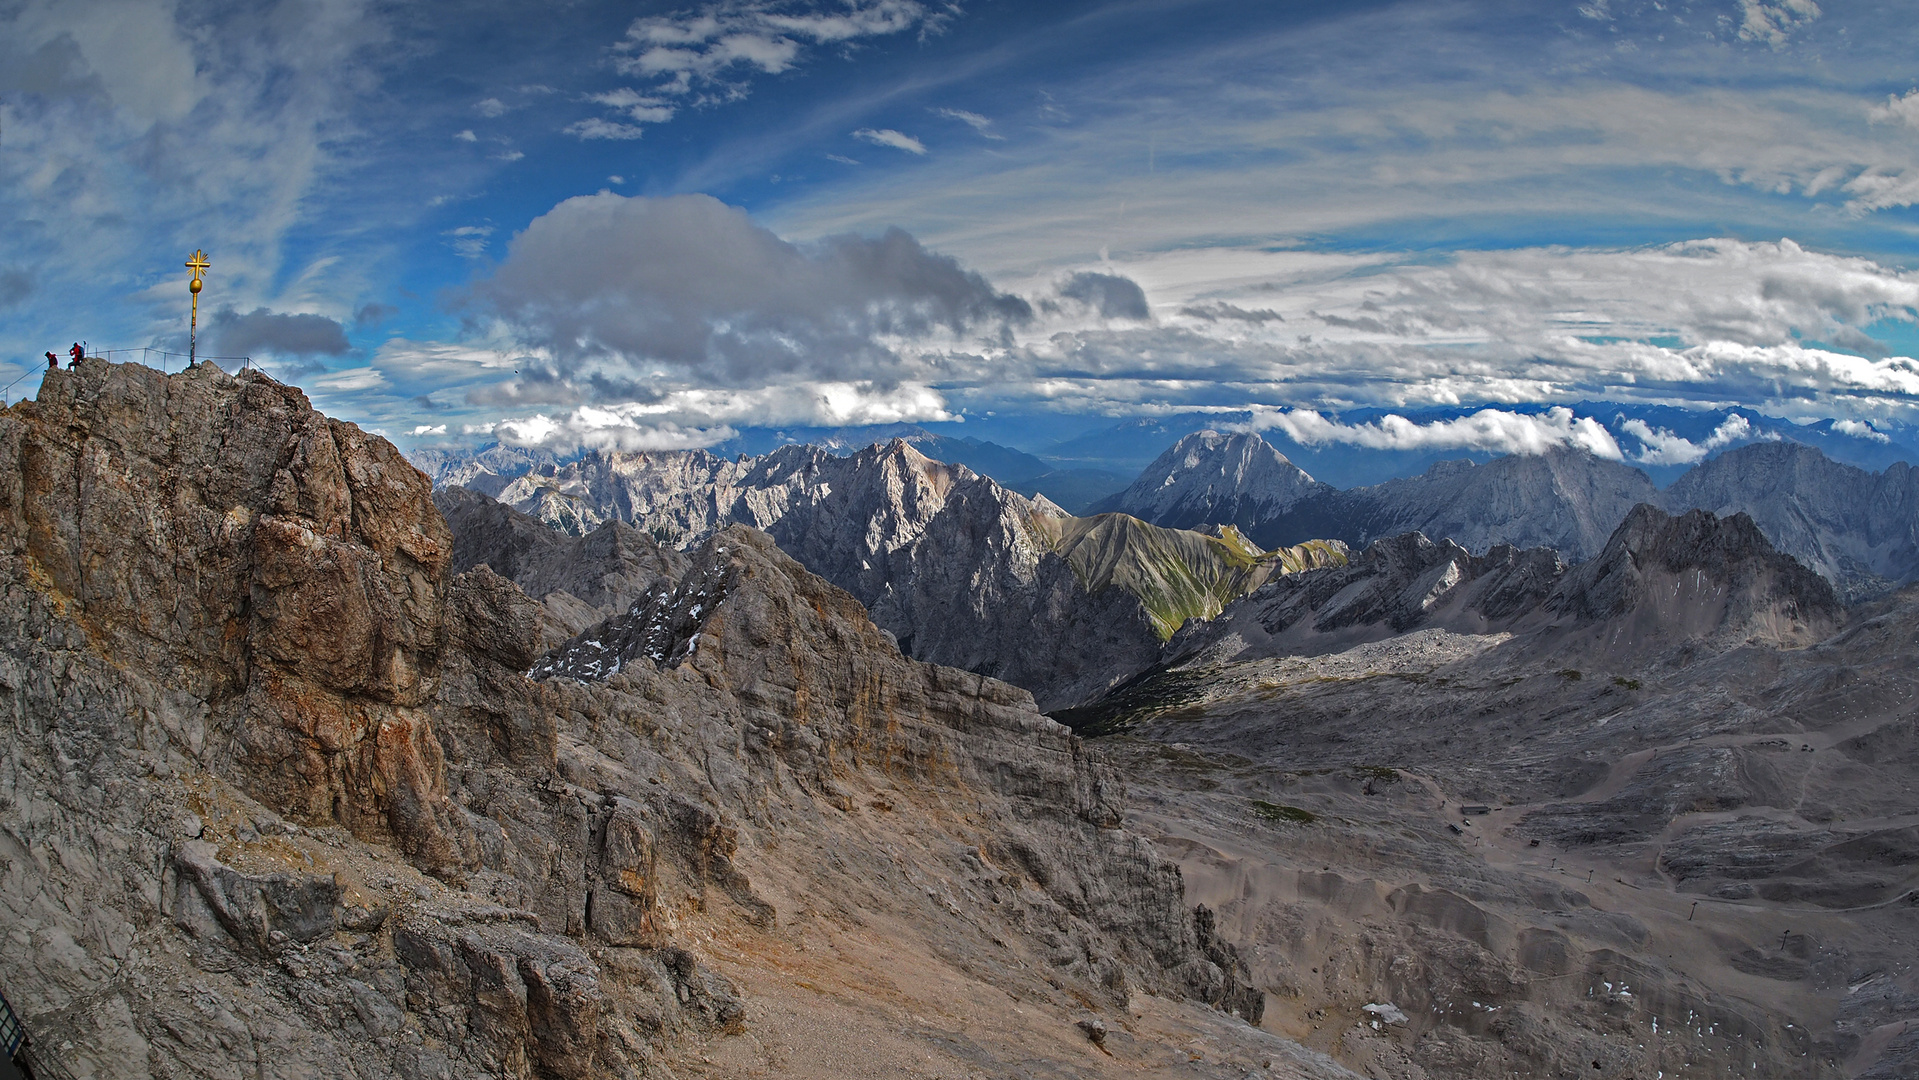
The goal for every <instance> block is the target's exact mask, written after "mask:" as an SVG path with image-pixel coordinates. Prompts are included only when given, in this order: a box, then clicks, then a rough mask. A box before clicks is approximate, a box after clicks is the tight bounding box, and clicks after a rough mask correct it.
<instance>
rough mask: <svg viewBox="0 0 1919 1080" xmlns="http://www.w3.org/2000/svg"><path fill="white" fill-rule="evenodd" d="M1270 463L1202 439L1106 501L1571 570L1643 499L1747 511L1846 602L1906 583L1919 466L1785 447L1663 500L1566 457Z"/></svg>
mask: <svg viewBox="0 0 1919 1080" xmlns="http://www.w3.org/2000/svg"><path fill="white" fill-rule="evenodd" d="M1262 448H1264V449H1262ZM1274 460H1277V461H1280V462H1284V461H1285V458H1284V457H1282V456H1280V455H1279V453H1278V452H1277V451H1274V450H1272V449H1271V448H1270V447H1266V446H1265V444H1264V443H1263V442H1261V441H1260V440H1259V439H1258V438H1257V437H1256V436H1246V435H1239V436H1233V437H1232V439H1230V440H1228V439H1225V438H1224V437H1221V436H1218V435H1214V434H1212V433H1208V432H1201V433H1199V434H1198V435H1191V436H1188V437H1187V438H1185V439H1182V440H1181V441H1180V443H1179V444H1178V445H1176V446H1175V447H1174V448H1173V449H1172V450H1169V451H1168V452H1167V453H1166V454H1164V455H1162V456H1161V457H1160V459H1159V460H1158V461H1156V462H1154V464H1153V466H1152V468H1151V469H1149V470H1148V471H1147V472H1146V474H1144V475H1142V476H1141V477H1140V480H1139V482H1138V483H1136V484H1134V485H1133V487H1131V488H1129V489H1127V491H1126V492H1124V493H1123V494H1122V495H1121V496H1118V497H1116V498H1115V499H1114V500H1112V501H1111V502H1110V504H1109V507H1110V508H1111V509H1114V510H1121V511H1125V512H1127V513H1131V514H1135V515H1137V516H1138V517H1140V518H1143V519H1144V520H1146V521H1150V522H1154V523H1156V524H1160V525H1177V526H1179V527H1181V528H1192V527H1195V526H1201V525H1206V524H1215V523H1228V522H1230V523H1232V524H1234V525H1237V526H1238V527H1239V528H1240V529H1241V530H1242V531H1244V532H1245V533H1246V535H1247V536H1248V537H1249V538H1251V539H1252V540H1254V541H1255V542H1256V543H1259V544H1263V545H1267V546H1272V545H1278V544H1291V543H1298V542H1300V541H1303V540H1306V539H1309V538H1313V537H1327V538H1335V539H1339V540H1342V541H1344V542H1346V543H1348V544H1352V545H1354V546H1361V545H1364V544H1366V543H1369V542H1371V541H1372V540H1376V539H1381V538H1384V537H1390V536H1396V535H1399V534H1402V533H1405V532H1419V533H1423V534H1425V535H1427V536H1430V537H1435V538H1439V539H1445V540H1451V541H1453V542H1455V543H1457V544H1459V545H1461V546H1462V547H1464V548H1466V549H1467V550H1468V551H1486V550H1489V549H1490V548H1491V547H1492V546H1494V545H1496V544H1511V545H1514V546H1516V547H1522V548H1524V547H1535V546H1537V547H1550V548H1552V549H1554V550H1555V551H1557V552H1559V553H1560V555H1561V556H1563V557H1565V558H1567V559H1569V560H1572V561H1575V562H1577V561H1579V560H1582V559H1588V558H1591V557H1592V556H1594V555H1596V554H1598V552H1599V550H1600V548H1601V547H1602V546H1603V545H1604V544H1605V543H1606V540H1607V538H1608V537H1609V536H1610V535H1611V534H1612V531H1613V529H1614V527H1615V526H1617V525H1618V524H1619V523H1620V522H1621V521H1622V520H1624V519H1625V516H1626V513H1627V512H1628V511H1629V510H1631V509H1632V507H1634V506H1636V505H1638V504H1639V503H1642V502H1644V503H1652V504H1654V505H1657V506H1660V507H1663V508H1664V509H1666V510H1667V511H1669V512H1671V513H1675V514H1678V513H1684V512H1685V511H1687V510H1694V509H1701V510H1709V511H1711V512H1713V513H1714V514H1716V515H1718V516H1720V517H1728V516H1731V515H1733V514H1737V513H1744V514H1747V515H1749V516H1751V518H1752V519H1753V521H1755V522H1756V523H1757V524H1758V526H1759V529H1760V531H1761V532H1763V533H1764V534H1765V535H1766V537H1767V538H1768V539H1769V540H1770V541H1771V542H1772V544H1773V546H1774V547H1776V548H1777V549H1778V550H1780V551H1782V552H1784V553H1786V554H1788V555H1791V556H1792V557H1793V558H1795V559H1797V560H1799V562H1801V563H1802V564H1804V565H1806V566H1808V567H1810V568H1811V569H1813V570H1814V571H1816V572H1818V573H1819V574H1820V575H1822V576H1823V577H1825V578H1826V579H1827V580H1828V581H1830V582H1832V583H1833V585H1834V586H1835V587H1836V588H1837V589H1838V592H1839V595H1840V597H1841V598H1842V599H1843V600H1845V601H1846V602H1848V603H1854V602H1857V601H1860V600H1864V599H1870V598H1873V597H1877V596H1881V595H1884V594H1885V593H1886V592H1888V591H1889V590H1891V589H1894V588H1897V587H1898V586H1900V585H1903V584H1905V583H1907V582H1910V581H1912V580H1914V578H1915V576H1919V472H1916V471H1915V470H1913V469H1912V468H1910V467H1909V466H1907V465H1905V464H1903V463H1901V464H1894V465H1892V466H1891V467H1889V468H1888V469H1886V471H1884V472H1881V473H1872V472H1867V471H1866V470H1864V469H1861V468H1858V467H1856V466H1852V465H1842V464H1840V463H1838V462H1835V461H1832V460H1831V459H1829V458H1827V457H1826V456H1825V455H1824V454H1822V453H1820V452H1819V451H1818V450H1817V449H1814V448H1813V447H1810V446H1806V445H1803V444H1800V443H1795V442H1791V441H1784V440H1781V441H1773V442H1760V443H1753V444H1751V445H1748V446H1742V447H1739V448H1738V449H1735V450H1731V451H1728V452H1726V453H1724V454H1721V455H1719V456H1718V457H1715V458H1713V459H1711V460H1709V461H1706V462H1703V463H1701V464H1700V465H1698V466H1696V467H1694V468H1693V469H1691V470H1690V471H1688V472H1686V473H1685V474H1684V475H1682V476H1681V477H1679V479H1677V480H1676V481H1674V482H1673V484H1672V485H1671V486H1670V487H1668V488H1666V489H1665V490H1664V491H1655V490H1654V489H1653V487H1652V482H1651V481H1650V480H1649V479H1647V477H1646V476H1645V474H1643V473H1641V472H1640V471H1638V470H1637V469H1632V468H1629V467H1627V466H1625V465H1621V464H1618V463H1616V462H1609V461H1603V460H1601V459H1599V458H1596V457H1594V456H1592V455H1591V454H1587V453H1584V452H1582V451H1574V450H1564V449H1561V450H1554V451H1551V452H1548V453H1545V454H1538V455H1515V456H1511V457H1503V458H1498V459H1496V460H1494V461H1490V462H1488V463H1486V464H1484V465H1474V464H1472V463H1470V462H1465V461H1454V462H1442V463H1440V464H1438V465H1435V466H1433V467H1432V468H1431V469H1429V470H1427V472H1425V473H1424V474H1422V475H1420V476H1416V477H1407V478H1403V479H1399V480H1391V481H1388V482H1386V483H1383V484H1378V485H1374V486H1372V487H1365V488H1354V489H1351V490H1347V491H1336V490H1333V489H1331V488H1327V487H1325V486H1324V485H1316V486H1311V487H1310V489H1308V487H1307V486H1305V485H1303V484H1302V483H1301V481H1300V480H1299V477H1303V476H1304V475H1305V474H1304V473H1299V474H1298V476H1293V475H1292V474H1291V473H1287V472H1285V471H1284V469H1281V470H1278V471H1277V472H1276V471H1275V468H1274V467H1273V466H1272V465H1271V464H1270V463H1271V462H1272V461H1274ZM1243 461H1252V462H1261V463H1266V464H1265V465H1264V466H1263V467H1261V468H1252V467H1244V466H1242V465H1240V464H1239V463H1241V462H1243ZM1285 468H1286V469H1290V468H1292V467H1291V466H1290V464H1288V465H1287V466H1286V467H1285ZM1294 471H1295V472H1296V471H1297V470H1294Z"/></svg>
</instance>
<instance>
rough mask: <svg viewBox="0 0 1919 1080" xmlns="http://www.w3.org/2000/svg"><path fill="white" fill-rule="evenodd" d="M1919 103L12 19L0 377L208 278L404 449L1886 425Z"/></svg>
mask: <svg viewBox="0 0 1919 1080" xmlns="http://www.w3.org/2000/svg"><path fill="white" fill-rule="evenodd" d="M1915 87H1919V17H1915V13H1914V12H1913V11H1912V10H1911V9H1910V8H1908V7H1907V6H1906V5H1902V4H1869V3H1843V2H1840V0H1820V2H1814V0H1710V2H1693V3H1685V2H1676V0H1660V2H1652V0H1566V2H1559V0H1534V2H1526V3H1431V2H1419V3H1337V4H1333V3H1283V2H1282V3H1252V2H1233V3H1227V2H1204V0H1190V2H1150V0H1139V2H1133V3H1092V2H1086V3H1057V4H1045V3H1011V2H1006V0H971V2H965V3H957V4H940V3H926V2H917V0H854V2H844V0H839V2H835V0H828V2H817V3H815V2H759V0H740V2H732V3H719V4H704V5H700V4H694V5H671V4H647V3H625V4H605V3H592V2H581V3H572V4H526V3H492V4H487V3H474V4H465V5H460V6H457V7H455V6H452V5H440V4H433V3H410V4H405V5H381V4H377V3H365V2H347V0H282V2H280V3H245V4H231V3H227V4H223V3H218V2H215V3H195V4H176V3H171V2H161V0H123V2H117V3H75V2H51V3H49V2H44V0H0V358H4V360H5V361H6V362H11V363H13V364H14V365H15V366H16V367H17V368H18V371H19V372H27V371H30V370H31V369H32V367H33V365H34V361H33V360H32V358H33V357H37V356H38V355H39V354H40V353H41V352H42V351H44V350H46V349H49V348H52V349H55V350H56V351H59V349H60V348H62V347H64V346H65V345H66V344H68V343H69V342H70V341H71V340H73V339H75V338H81V337H84V338H85V339H87V340H88V342H89V343H90V344H92V345H93V346H95V347H96V349H98V348H102V347H138V346H149V345H160V346H173V347H178V346H179V345H180V344H182V343H183V342H184V338H185V330H186V326H185V323H186V298H187V294H186V289H185V284H184V283H185V272H184V270H183V269H182V268H181V266H180V263H181V262H182V261H183V260H184V257H185V256H186V254H187V253H188V252H190V251H192V250H193V249H194V248H196V247H204V248H205V249H206V251H207V252H208V254H209V255H210V256H211V258H212V261H213V268H212V270H211V272H210V274H209V278H208V286H207V291H206V292H205V293H204V294H203V295H202V300H203V310H202V312H201V337H200V342H201V348H202V351H203V352H206V353H211V354H215V355H225V354H228V353H244V354H247V355H251V356H253V357H254V358H255V359H256V361H258V362H260V363H261V364H262V366H263V367H265V368H266V369H267V370H268V371H270V372H273V373H274V374H276V375H277V376H279V377H281V378H284V379H286V380H288V381H292V382H296V383H298V384H300V385H302V386H303V387H305V388H306V389H307V390H308V392H309V393H310V394H311V395H312V396H313V398H314V400H315V402H316V403H317V404H318V405H320V406H321V407H322V408H324V409H326V410H328V411H330V412H332V413H334V414H336V415H340V416H343V417H346V418H348V419H352V420H355V421H358V422H360V423H362V424H365V425H366V426H368V427H370V428H373V429H375V430H378V431H381V432H383V433H385V434H387V435H389V436H391V437H394V438H395V439H396V440H398V441H400V442H401V443H402V445H406V446H413V445H426V444H437V443H457V442H462V441H465V442H474V441H483V440H489V439H505V440H507V441H519V442H532V443H540V444H544V445H550V446H555V447H559V448H568V447H573V446H578V445H582V444H590V445H610V446H621V447H628V448H645V447H679V446H695V445H706V444H711V443H713V442H717V441H720V440H722V439H724V438H726V437H727V436H729V435H730V434H732V433H733V432H734V431H736V430H737V429H739V428H742V427H749V426H765V425H802V424H807V425H819V426H831V425H835V424H855V423H876V422H889V421H895V420H901V421H936V422H949V421H952V420H955V419H957V418H960V417H964V416H972V417H975V418H984V417H985V416H986V415H987V414H989V413H991V414H993V415H994V416H995V417H997V418H998V419H1000V420H1001V421H1002V422H1003V421H1004V418H1006V417H1007V416H1021V417H1032V418H1033V419H1032V420H1031V421H1030V422H1029V423H1030V426H1031V427H1032V430H1033V432H1034V435H1033V436H1032V437H1031V438H1029V439H1027V441H1028V442H1035V443H1036V442H1041V441H1043V438H1042V436H1043V433H1044V431H1045V429H1046V421H1045V419H1044V418H1045V417H1046V416H1048V415H1050V414H1062V413H1070V414H1088V413H1097V414H1101V415H1110V416H1115V417H1119V416H1134V415H1155V414H1159V413H1168V412H1178V411H1187V410H1192V409H1205V408H1217V409H1222V410H1225V409H1245V408H1247V407H1249V406H1258V407H1260V408H1261V409H1263V410H1265V413H1264V415H1267V416H1268V417H1270V418H1272V422H1273V423H1274V424H1276V425H1281V424H1282V422H1285V423H1289V424H1290V426H1289V427H1288V428H1287V430H1289V431H1296V432H1307V433H1316V434H1315V435H1314V437H1316V438H1321V439H1330V440H1334V441H1337V440H1340V439H1342V438H1349V439H1351V440H1352V441H1355V442H1357V441H1360V439H1361V436H1360V435H1356V434H1351V433H1343V432H1342V429H1341V427H1340V425H1338V424H1337V423H1336V422H1333V421H1332V420H1331V419H1329V418H1332V417H1334V416H1336V414H1338V413H1339V412H1340V411H1342V410H1351V409H1355V408H1362V407H1386V408H1403V409H1406V410H1414V409H1418V408H1423V407H1427V406H1433V405H1451V406H1489V407H1492V408H1494V409H1496V410H1497V409H1500V408H1501V407H1502V406H1517V405H1522V404H1537V403H1542V402H1544V403H1551V402H1577V401H1590V400H1613V401H1634V402H1665V403H1671V404H1679V405H1685V406H1689V407H1697V408H1705V407H1712V406H1720V405H1726V404H1741V405H1746V406H1750V407H1753V408H1757V409H1759V410H1760V411H1762V412H1766V413H1768V414H1771V415H1778V416H1787V417H1807V418H1809V417H1837V418H1842V419H1848V420H1854V421H1866V422H1871V423H1876V424H1879V425H1881V426H1882V427H1883V426H1888V425H1896V426H1909V425H1912V424H1914V423H1915V422H1919V410H1915V403H1916V402H1919V364H1915V363H1914V362H1913V361H1912V360H1911V359H1910V357H1911V356H1912V355H1913V354H1914V352H1916V351H1919V348H1916V346H1919V334H1915V332H1914V320H1915V317H1916V316H1919V273H1915V272H1914V268H1915V265H1919V213H1916V212H1915V209H1914V204H1915V203H1919V90H1916V89H1915ZM12 377H13V376H12V375H11V374H8V375H5V378H8V379H11V378H12ZM32 383H33V380H32V377H31V376H30V375H29V377H28V378H27V379H26V380H25V381H23V382H22V383H21V385H20V387H19V388H16V390H15V393H16V394H17V393H18V390H19V389H21V388H26V387H30V386H31V385H32ZM1308 411H1311V412H1313V413H1317V414H1318V419H1313V418H1311V417H1309V415H1308ZM1295 412H1296V413H1297V416H1296V418H1295V419H1294V420H1292V421H1285V418H1286V417H1287V416H1290V415H1293V414H1294V413H1295ZM1513 424H1518V425H1520V426H1522V427H1525V426H1526V425H1528V424H1533V426H1532V427H1529V428H1527V430H1526V431H1525V432H1523V433H1521V434H1520V435H1516V436H1513V438H1514V439H1516V440H1517V441H1516V442H1515V443H1514V445H1519V446H1524V445H1532V444H1533V443H1535V442H1536V441H1537V440H1538V439H1540V438H1544V439H1546V440H1547V441H1549V442H1550V441H1555V440H1556V441H1561V442H1569V441H1570V442H1577V440H1578V438H1579V434H1578V432H1577V431H1576V430H1575V428H1574V427H1573V426H1568V425H1564V424H1562V425H1561V428H1559V429H1548V428H1540V427H1538V426H1537V424H1535V423H1534V422H1533V421H1527V420H1523V419H1522V420H1511V421H1502V422H1501V423H1498V424H1492V425H1491V426H1490V428H1488V427H1487V425H1480V428H1482V429H1485V430H1502V431H1503V430H1506V429H1508V428H1510V427H1511V426H1512V425H1513ZM998 430H1007V429H1006V428H1005V427H1004V424H1003V423H1002V424H1001V426H1000V427H999V428H998ZM1450 430H1451V429H1446V430H1435V431H1425V432H1423V433H1414V434H1412V435H1408V436H1406V438H1408V439H1414V440H1424V441H1423V442H1420V443H1419V444H1420V445H1430V444H1432V442H1433V440H1435V439H1439V440H1442V441H1443V440H1444V439H1446V438H1451V437H1453V436H1451V435H1449V434H1447V431H1450ZM1861 430H1862V431H1867V430H1870V429H1867V428H1863V427H1862V428H1861ZM1380 437H1382V436H1379V435H1377V434H1376V433H1366V434H1364V439H1367V440H1373V441H1377V439H1378V438H1380ZM1459 437H1460V438H1465V437H1466V436H1464V435H1462V436H1459ZM1368 445H1370V443H1368Z"/></svg>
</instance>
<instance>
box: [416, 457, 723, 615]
mask: <svg viewBox="0 0 1919 1080" xmlns="http://www.w3.org/2000/svg"><path fill="white" fill-rule="evenodd" d="M433 505H434V506H436V507H438V508H439V510H440V512H441V513H442V514H444V515H445V516H446V520H447V525H448V527H449V528H451V529H452V531H453V538H454V539H453V558H452V564H451V566H452V570H453V571H454V572H455V573H459V572H462V571H466V570H470V569H472V568H473V567H476V566H481V565H485V566H487V567H488V568H490V569H492V570H493V572H494V573H496V574H499V575H500V576H502V577H504V578H507V579H509V580H511V581H512V582H513V583H514V584H515V585H518V586H519V587H520V588H521V589H522V590H524V591H525V592H526V594H527V595H528V596H532V597H535V598H537V599H538V600H539V601H540V602H541V604H542V605H543V606H544V607H545V608H546V612H547V615H548V616H549V617H550V618H551V619H552V621H553V625H554V627H555V628H556V629H557V630H559V631H560V633H559V634H558V637H557V638H554V639H553V640H551V641H549V642H548V643H547V644H549V645H553V644H557V643H558V642H559V641H560V640H564V639H565V638H567V637H570V636H572V635H573V634H577V633H579V632H580V631H581V630H584V629H586V628H587V627H589V626H591V625H593V624H594V623H597V622H600V621H601V620H604V619H607V618H609V617H611V616H613V615H617V614H619V613H620V612H622V611H625V610H626V609H627V608H629V607H631V606H632V604H633V602H634V601H635V600H637V599H639V598H640V597H641V596H642V595H643V594H645V593H646V591H647V590H648V589H650V588H651V587H652V586H653V585H654V584H656V583H657V582H660V581H662V580H672V579H677V578H678V577H679V576H680V575H681V574H683V573H685V571H686V559H685V558H684V557H683V556H681V555H680V553H679V552H678V551H676V550H674V549H673V548H670V547H665V546H663V545H661V544H659V543H658V542H657V541H655V540H654V539H653V538H652V537H650V536H648V535H647V534H645V533H642V532H640V531H639V530H637V529H635V528H633V527H632V526H630V525H625V524H622V523H620V522H611V523H609V524H606V525H603V526H601V527H600V528H598V529H595V530H594V531H593V532H591V533H589V534H587V535H586V536H570V535H568V534H566V533H563V532H560V531H558V530H555V529H552V528H549V527H547V526H546V525H543V524H541V523H540V522H539V521H537V520H535V519H534V518H532V517H529V516H528V515H526V514H522V513H520V512H518V511H516V510H514V509H512V508H511V507H508V506H506V505H504V504H502V503H499V502H496V501H494V500H493V499H490V498H488V497H486V496H485V495H483V494H481V493H479V492H475V491H471V490H468V489H466V488H461V487H449V488H441V489H439V490H438V491H435V492H434V493H433Z"/></svg>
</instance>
